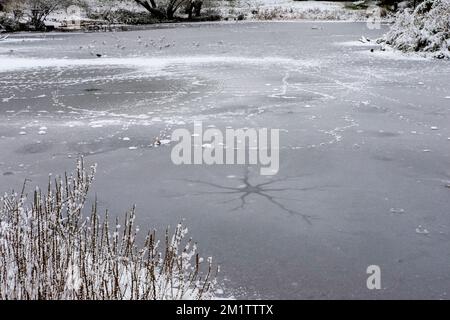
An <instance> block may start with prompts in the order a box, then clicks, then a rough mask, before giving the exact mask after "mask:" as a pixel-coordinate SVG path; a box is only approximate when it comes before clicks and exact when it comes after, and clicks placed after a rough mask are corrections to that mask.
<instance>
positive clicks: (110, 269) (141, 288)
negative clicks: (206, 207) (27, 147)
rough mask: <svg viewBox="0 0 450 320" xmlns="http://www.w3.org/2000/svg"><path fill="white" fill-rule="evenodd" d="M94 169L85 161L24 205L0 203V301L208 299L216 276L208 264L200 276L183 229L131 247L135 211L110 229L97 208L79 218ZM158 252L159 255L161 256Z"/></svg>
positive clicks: (17, 198) (11, 198)
mask: <svg viewBox="0 0 450 320" xmlns="http://www.w3.org/2000/svg"><path fill="white" fill-rule="evenodd" d="M94 175H95V166H92V167H90V168H89V169H86V168H85V166H84V161H83V159H79V160H78V161H77V169H76V171H75V173H73V174H71V175H67V174H66V175H65V176H64V178H57V179H55V180H54V182H53V181H51V180H49V183H48V188H47V190H46V191H45V192H43V191H42V190H40V189H38V188H37V189H36V190H35V191H34V194H33V199H32V200H30V201H29V200H28V198H27V197H26V194H25V191H24V190H25V187H24V188H23V190H22V192H21V194H6V195H5V196H3V197H2V198H1V201H0V299H52V300H54V299H108V300H116V299H208V298H212V292H213V287H214V285H215V283H216V280H215V276H216V274H217V272H218V269H217V270H213V266H212V262H211V259H208V263H207V267H206V272H204V273H201V272H200V269H201V262H202V259H201V258H200V257H199V255H198V253H197V246H196V244H195V243H194V242H193V241H192V240H191V239H187V238H186V234H187V229H186V228H185V227H183V226H182V225H181V224H179V225H177V227H176V228H175V230H174V231H173V233H171V232H170V231H169V228H168V229H166V233H165V237H164V243H163V245H162V246H161V245H160V241H158V240H157V237H156V232H155V231H152V232H149V233H148V235H147V237H145V242H144V244H143V245H142V246H139V245H138V244H137V242H136V237H137V233H138V231H139V230H138V228H136V227H135V209H134V208H133V209H132V210H131V211H130V212H127V213H126V215H125V219H124V221H123V225H122V226H121V225H120V223H119V219H116V220H115V224H114V225H113V226H112V227H111V226H110V223H109V218H108V213H107V212H106V216H105V218H104V219H100V216H99V215H98V213H97V205H96V203H94V204H93V205H92V208H91V210H90V214H89V216H84V215H83V211H84V208H85V204H86V200H87V196H88V192H89V189H90V187H91V184H92V182H93V180H94ZM161 247H162V249H160V248H161Z"/></svg>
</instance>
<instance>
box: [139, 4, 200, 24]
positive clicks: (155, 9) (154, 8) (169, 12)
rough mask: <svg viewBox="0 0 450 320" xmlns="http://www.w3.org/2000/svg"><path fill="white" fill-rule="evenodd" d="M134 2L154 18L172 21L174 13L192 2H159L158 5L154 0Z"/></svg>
mask: <svg viewBox="0 0 450 320" xmlns="http://www.w3.org/2000/svg"><path fill="white" fill-rule="evenodd" d="M135 1H136V2H137V3H138V4H139V5H141V6H142V7H144V8H145V9H146V10H147V11H148V12H150V13H151V14H152V15H154V16H155V17H156V18H158V19H168V20H172V19H174V18H175V13H176V12H177V10H178V9H180V8H181V7H182V6H185V5H186V4H188V3H190V2H192V0H161V1H159V2H158V3H157V2H156V0H135Z"/></svg>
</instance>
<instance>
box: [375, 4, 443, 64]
mask: <svg viewBox="0 0 450 320" xmlns="http://www.w3.org/2000/svg"><path fill="white" fill-rule="evenodd" d="M380 42H384V43H386V44H388V45H390V46H392V47H393V48H395V49H399V50H401V51H404V52H425V53H430V54H431V55H433V56H435V57H438V58H445V57H447V58H450V0H425V1H423V2H422V3H420V4H419V5H418V6H417V7H416V8H415V9H414V10H412V9H408V8H407V9H405V10H403V11H402V12H400V13H398V15H397V17H396V21H395V23H394V24H393V25H392V27H391V29H390V30H389V32H388V33H387V34H386V35H385V36H384V37H383V38H382V39H380Z"/></svg>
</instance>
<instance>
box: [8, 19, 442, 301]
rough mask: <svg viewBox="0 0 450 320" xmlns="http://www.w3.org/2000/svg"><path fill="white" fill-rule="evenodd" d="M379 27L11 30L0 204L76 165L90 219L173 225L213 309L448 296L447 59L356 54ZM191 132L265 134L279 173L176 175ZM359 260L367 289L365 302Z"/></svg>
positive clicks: (199, 170)
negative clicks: (201, 265)
mask: <svg viewBox="0 0 450 320" xmlns="http://www.w3.org/2000/svg"><path fill="white" fill-rule="evenodd" d="M385 31H386V27H384V26H382V29H380V30H369V29H368V28H367V26H366V24H364V23H333V22H328V23H320V22H314V23H313V22H277V23H221V24H207V23H204V24H196V25H191V24H186V25H184V24H179V25H171V26H159V27H155V28H153V29H150V30H145V31H133V32H123V33H88V34H83V33H70V34H63V33H49V34H25V33H24V34H15V35H13V36H11V37H10V38H9V39H7V40H5V41H3V42H1V43H0V150H1V153H0V190H2V192H3V191H7V190H9V189H10V188H14V189H15V190H20V188H21V186H22V184H23V181H24V180H25V179H30V180H31V182H28V185H29V186H30V187H29V189H30V190H32V187H31V186H32V185H35V184H38V183H45V182H46V181H47V179H48V173H49V172H51V173H54V174H57V173H62V172H64V171H66V170H67V171H71V170H72V168H73V166H74V163H75V158H76V157H77V155H78V154H84V155H85V156H86V161H87V162H88V163H94V162H96V163H98V172H97V177H96V181H95V183H94V188H95V190H94V191H95V192H96V193H97V194H98V199H99V205H100V207H101V208H100V209H102V210H103V209H105V208H109V209H110V215H112V216H114V215H122V213H123V212H124V211H125V210H127V209H129V208H130V207H131V205H132V204H133V203H136V205H137V211H138V215H137V222H138V224H139V226H140V228H141V229H143V230H146V229H148V228H153V227H156V228H158V229H159V230H163V229H164V228H165V226H166V225H168V224H170V225H172V226H173V225H175V224H176V223H178V222H179V221H180V219H185V221H184V223H185V225H187V226H188V227H189V229H190V235H191V236H192V237H193V238H194V239H195V240H196V241H198V243H199V247H200V249H201V252H200V253H201V255H202V256H206V257H207V256H213V257H214V258H215V261H217V262H218V263H219V264H220V265H221V279H220V280H221V283H223V289H224V295H225V296H230V295H233V296H235V297H241V298H287V299H298V298H303V299H325V298H331V299H333V298H369V299H373V298H388V299H389V298H444V299H445V298H448V297H447V292H448V281H449V279H448V274H449V273H448V270H449V265H450V241H449V240H450V225H449V220H448V214H449V208H450V197H449V195H450V189H449V185H450V167H449V161H450V128H449V126H448V124H449V123H450V122H449V121H450V82H449V81H448V75H449V73H450V62H448V61H438V60H431V59H423V58H420V57H417V56H405V55H400V54H398V53H393V52H387V51H386V52H382V51H379V47H378V46H376V45H370V44H363V43H361V42H359V41H358V39H359V38H360V37H361V36H362V35H364V36H366V37H368V38H372V39H374V38H376V37H379V36H381V34H382V33H383V32H385ZM370 49H375V51H374V52H371V51H370ZM194 120H202V121H203V125H204V126H205V127H206V126H215V127H217V128H219V129H222V130H224V129H225V128H226V127H230V126H231V127H233V128H245V127H249V128H264V127H267V128H279V129H281V136H280V143H281V150H280V171H279V173H278V174H277V175H276V176H274V177H262V176H260V175H259V171H258V168H255V167H248V168H246V167H245V166H240V165H234V166H203V165H198V166H175V165H174V164H172V162H171V160H170V153H171V143H170V141H169V139H170V134H171V132H172V131H173V130H174V129H176V128H187V129H189V130H191V131H192V130H193V121H194ZM155 139H159V140H160V141H161V142H162V144H161V145H160V146H155V145H154V141H155ZM94 195H95V193H92V197H94ZM91 200H93V199H91ZM372 264H375V265H379V266H380V267H381V269H382V272H383V273H382V275H383V276H382V287H383V289H382V290H374V291H369V290H367V288H366V279H367V274H366V268H367V266H369V265H372Z"/></svg>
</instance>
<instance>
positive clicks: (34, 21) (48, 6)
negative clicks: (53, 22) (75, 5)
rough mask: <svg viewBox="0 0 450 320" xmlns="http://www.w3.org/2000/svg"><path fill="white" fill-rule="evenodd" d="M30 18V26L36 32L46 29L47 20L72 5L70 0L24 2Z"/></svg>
mask: <svg viewBox="0 0 450 320" xmlns="http://www.w3.org/2000/svg"><path fill="white" fill-rule="evenodd" d="M19 2H22V4H23V6H24V7H25V9H26V11H27V15H28V16H29V17H30V24H31V26H33V27H34V29H35V30H43V29H45V23H44V22H45V19H46V18H47V17H48V16H49V15H50V14H51V13H53V12H55V11H56V10H58V9H61V8H64V7H65V6H68V5H70V4H71V1H70V0H22V1H19Z"/></svg>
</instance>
